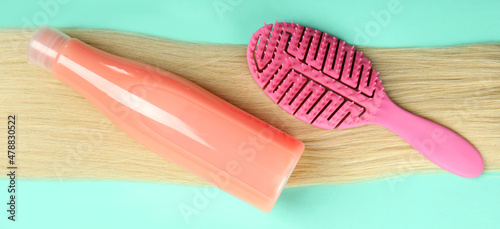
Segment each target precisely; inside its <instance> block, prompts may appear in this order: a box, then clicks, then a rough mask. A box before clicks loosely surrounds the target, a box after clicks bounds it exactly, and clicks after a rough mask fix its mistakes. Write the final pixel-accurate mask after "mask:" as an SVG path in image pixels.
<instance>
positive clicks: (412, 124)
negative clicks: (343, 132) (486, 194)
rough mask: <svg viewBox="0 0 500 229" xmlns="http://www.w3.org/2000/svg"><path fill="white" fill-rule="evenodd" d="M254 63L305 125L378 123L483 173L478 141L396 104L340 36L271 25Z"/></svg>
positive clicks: (254, 49)
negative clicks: (476, 143) (471, 141)
mask: <svg viewBox="0 0 500 229" xmlns="http://www.w3.org/2000/svg"><path fill="white" fill-rule="evenodd" d="M247 60H248V65H249V68H250V71H251V73H252V75H253V77H254V79H255V81H256V82H257V84H258V85H259V87H261V88H262V89H264V92H265V93H266V94H267V96H269V98H271V100H272V101H273V102H275V103H277V104H278V105H279V106H280V107H281V108H282V109H284V110H285V111H286V112H288V113H290V114H292V115H294V116H295V117H297V118H298V119H300V120H302V121H304V122H307V123H310V124H312V125H314V126H317V127H320V128H324V129H333V128H338V129H345V128H350V127H356V126H361V125H365V124H377V125H380V126H383V127H386V128H388V129H390V130H392V131H393V132H394V133H396V134H398V135H399V136H401V137H402V138H403V139H404V140H405V141H406V142H408V143H409V144H410V145H411V146H413V147H414V148H415V149H416V150H418V151H419V152H420V153H421V154H422V155H424V156H425V157H426V158H428V159H429V160H430V161H432V162H434V163H435V164H436V165H438V166H440V167H441V168H443V169H445V170H448V171H449V172H452V173H454V174H456V175H459V176H462V177H468V178H472V177H477V176H479V175H480V174H481V172H482V171H483V167H484V164H483V159H482V157H481V155H480V154H479V152H478V151H477V150H476V149H475V148H474V146H472V145H471V144H470V143H469V142H467V140H465V139H464V138H462V137H461V136H460V135H458V134H457V133H455V132H453V131H451V130H449V129H447V128H445V127H443V126H441V125H439V124H436V123H434V122H431V121H429V120H426V119H424V118H421V117H419V116H416V115H414V114H411V113H409V112H407V111H405V110H403V109H401V108H400V107H398V106H397V105H396V104H394V103H393V102H392V101H391V100H390V99H389V98H388V97H387V95H386V93H385V92H384V88H383V87H382V83H381V81H380V79H379V77H378V72H376V71H375V69H373V68H372V66H371V62H370V61H369V60H368V59H367V58H366V57H365V56H364V55H363V53H362V52H360V51H356V50H355V49H354V46H350V45H348V44H346V43H345V42H344V41H341V40H339V39H338V38H336V37H334V36H331V35H328V34H326V33H323V32H321V31H318V30H315V29H312V28H309V27H304V26H301V25H297V24H294V23H293V22H292V23H285V22H283V23H278V22H276V23H275V24H274V25H272V24H269V25H265V26H264V27H262V28H260V29H259V30H258V31H257V32H256V33H255V34H254V35H253V36H252V39H251V40H250V43H249V45H248V50H247Z"/></svg>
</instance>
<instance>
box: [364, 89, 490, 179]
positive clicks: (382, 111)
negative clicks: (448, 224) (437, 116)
mask: <svg viewBox="0 0 500 229" xmlns="http://www.w3.org/2000/svg"><path fill="white" fill-rule="evenodd" d="M371 123H372V124H377V125H380V126H383V127H385V128H387V129H389V130H391V131H393V132H394V133H396V134H397V135H399V136H400V137H401V138H403V139H404V140H405V141H406V142H408V143H409V144H410V145H411V146H413V148H415V149H416V150H418V151H419V152H420V153H421V154H422V155H424V156H425V157H426V158H427V159H429V160H430V161H432V162H433V163H435V164H436V165H438V166H440V167H441V168H443V169H445V170H447V171H449V172H451V173H454V174H456V175H459V176H462V177H467V178H473V177H477V176H479V175H480V174H481V172H482V171H483V168H484V163H483V159H482V157H481V154H479V152H478V151H477V149H476V148H474V146H472V144H470V143H469V142H468V141H467V140H465V139H464V138H463V137H462V136H460V135H458V134H457V133H455V132H453V131H452V130H450V129H448V128H446V127H444V126H441V125H439V124H437V123H434V122H432V121H429V120H427V119H425V118H422V117H419V116H417V115H414V114H412V113H410V112H408V111H406V110H404V109H402V108H400V107H399V106H397V105H396V104H394V103H393V102H392V101H391V100H390V99H389V98H388V97H387V96H386V97H384V98H383V99H382V101H381V105H380V107H379V110H378V111H377V113H376V114H375V115H374V117H373V119H372V121H371Z"/></svg>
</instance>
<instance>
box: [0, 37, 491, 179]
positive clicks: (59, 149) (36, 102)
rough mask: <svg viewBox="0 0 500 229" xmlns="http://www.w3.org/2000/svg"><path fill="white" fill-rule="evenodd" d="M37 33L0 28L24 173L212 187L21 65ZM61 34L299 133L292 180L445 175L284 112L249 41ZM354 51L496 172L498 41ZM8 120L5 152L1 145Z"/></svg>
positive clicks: (389, 87)
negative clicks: (255, 70)
mask: <svg viewBox="0 0 500 229" xmlns="http://www.w3.org/2000/svg"><path fill="white" fill-rule="evenodd" d="M32 32H33V31H22V30H20V29H4V30H2V31H0V79H1V84H0V93H1V94H0V106H1V107H2V109H1V111H2V112H1V113H2V119H4V122H7V115H9V114H12V115H16V120H17V121H16V127H17V133H16V135H17V136H16V137H17V147H18V148H17V154H16V158H15V159H16V165H17V166H18V167H19V174H20V175H19V176H20V177H21V178H28V179H92V180H95V179H98V180H133V181H153V182H170V183H180V184H192V185H205V184H207V183H206V182H204V181H202V180H201V179H200V178H198V177H196V176H194V175H192V174H190V173H189V172H187V171H185V170H184V169H182V168H180V167H178V166H176V165H175V164H173V163H171V162H169V161H167V160H165V159H163V158H161V157H159V156H158V155H156V154H154V153H153V152H151V151H149V150H147V149H146V148H144V147H143V146H141V145H140V144H138V143H137V142H135V141H134V140H132V139H131V138H130V137H129V136H127V135H126V134H125V133H123V132H122V131H120V130H119V129H118V128H117V127H115V126H114V125H113V124H112V123H111V122H110V121H109V120H108V119H107V118H106V117H105V116H104V115H103V114H101V113H100V112H99V111H98V110H97V109H96V108H95V107H94V106H92V105H91V104H90V103H89V102H88V101H87V100H85V99H84V98H83V97H82V96H80V95H79V94H78V93H77V92H75V91H73V90H72V89H71V88H70V87H68V86H66V85H64V84H63V83H62V82H60V81H58V80H57V79H56V78H54V77H53V76H51V75H50V73H47V72H46V71H44V70H43V69H42V68H39V67H37V66H34V65H30V64H28V63H27V59H26V54H25V53H26V47H27V44H28V41H29V38H30V37H31V35H32ZM63 32H66V33H67V34H68V35H70V36H72V37H75V38H78V39H80V40H82V41H83V42H86V43H88V44H90V45H92V46H95V47H97V48H100V49H102V50H105V51H108V52H110V53H113V54H116V55H120V56H124V57H128V58H131V59H135V60H138V61H142V62H145V63H149V64H151V65H155V66H158V67H160V68H163V69H165V70H168V71H170V72H173V73H176V74H178V75H180V76H183V77H185V78H187V79H189V80H191V81H193V82H194V83H196V84H198V85H200V86H202V87H204V88H205V89H207V90H209V91H211V92H212V93H214V94H216V95H218V96H220V97H222V98H223V99H225V100H227V101H229V102H230V103H232V104H234V105H236V106H238V107H240V108H241V109H243V110H245V111H247V112H248V113H250V114H252V115H254V116H256V117H258V118H260V119H262V120H263V121H265V122H267V123H269V124H271V125H274V126H276V127H277V128H279V129H281V130H283V131H284V132H286V133H288V134H290V135H292V136H294V137H295V138H297V139H299V140H301V141H303V142H304V143H305V145H306V149H305V152H304V154H303V156H302V158H301V159H300V161H299V163H298V165H297V166H296V168H295V170H294V172H293V174H292V176H291V178H290V179H289V182H288V184H287V185H288V186H299V185H311V184H325V183H345V182H356V181H362V180H368V179H378V178H386V177H395V176H404V175H407V174H414V173H444V172H445V171H444V170H442V169H440V168H439V167H437V166H436V165H434V164H433V163H431V162H430V161H428V160H427V159H425V158H424V157H423V156H422V155H420V154H419V153H418V152H417V151H416V150H414V149H413V148H412V147H411V146H409V145H408V144H407V143H406V142H404V141H403V140H402V139H401V138H399V137H398V136H397V135H395V134H394V133H392V132H390V131H389V130H386V129H384V128H382V127H379V126H374V125H367V126H362V127H357V128H352V129H347V130H323V129H319V128H317V127H314V126H312V125H309V124H306V123H303V122H302V121H299V120H298V119H296V118H294V117H293V116H291V115H289V114H287V113H286V112H285V111H283V110H281V109H280V108H279V107H278V106H277V105H275V104H274V103H273V102H272V101H271V100H270V99H268V98H267V96H266V95H265V94H264V92H263V91H261V89H259V87H258V86H257V84H256V83H255V82H254V81H253V78H252V76H251V74H250V72H249V70H248V67H247V62H246V46H245V45H215V44H193V43H184V42H177V41H171V40H166V39H161V38H156V37H147V36H141V35H135V34H128V33H121V32H114V31H102V30H70V29H66V30H64V29H63ZM358 49H359V50H362V51H363V52H364V53H365V55H366V56H367V57H368V58H369V59H370V60H371V61H372V63H373V65H374V67H375V69H376V70H378V71H379V72H380V78H381V80H382V82H383V85H384V87H385V89H386V91H387V93H388V95H389V97H390V98H392V99H393V101H394V102H395V103H397V104H398V105H400V106H401V107H403V108H404V109H406V110H409V111H411V112H413V113H415V114H417V115H420V116H422V117H425V118H428V119H430V120H432V121H435V122H437V123H440V124H442V125H444V126H447V127H449V128H451V129H452V130H454V131H456V132H457V133H459V134H460V135H462V136H463V137H465V138H466V139H468V140H469V141H470V142H471V143H472V144H473V145H474V146H475V147H476V148H477V149H478V150H479V151H480V152H481V154H482V156H483V158H484V161H485V169H486V171H498V170H500V154H499V153H497V150H498V148H499V147H500V145H499V143H500V131H499V130H500V114H499V111H500V44H479V45H466V46H456V47H444V48H368V47H360V48H358ZM3 128H5V127H2V131H0V132H1V133H0V135H1V136H0V138H1V139H4V140H2V141H0V142H1V143H0V144H1V147H0V148H1V149H6V148H7V147H6V145H5V144H6V142H7V140H6V139H7V133H6V132H7V131H6V129H3ZM7 164H8V161H7V160H6V158H3V159H1V160H0V166H2V167H4V168H5V167H6V166H8V165H7ZM486 175H488V174H486ZM483 176H484V174H483Z"/></svg>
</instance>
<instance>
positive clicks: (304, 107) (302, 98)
mask: <svg viewBox="0 0 500 229" xmlns="http://www.w3.org/2000/svg"><path fill="white" fill-rule="evenodd" d="M247 57H248V64H249V67H250V71H251V72H252V75H253V76H254V78H255V80H256V82H257V84H258V85H259V86H260V87H261V88H262V89H264V91H265V93H266V94H267V95H268V96H269V98H271V100H273V101H274V102H275V103H277V104H279V106H280V107H281V108H283V109H284V110H285V111H287V112H288V113H290V114H292V115H294V116H296V117H297V118H299V119H301V120H302V121H304V122H307V123H311V124H313V125H315V126H318V127H321V128H325V129H332V128H345V127H351V126H358V125H362V124H364V123H366V122H367V121H368V120H369V119H370V118H371V116H372V115H373V114H374V113H375V111H376V109H377V107H378V106H379V104H380V99H381V98H382V97H383V96H384V93H383V88H382V84H381V83H380V80H379V79H378V72H376V71H375V70H374V69H373V68H372V65H371V62H370V61H369V60H368V59H367V58H366V57H365V56H364V55H363V53H362V52H360V51H356V49H355V48H354V46H350V45H348V44H347V43H346V42H344V41H342V40H340V39H338V38H336V37H334V36H332V35H329V34H327V33H323V32H321V31H319V30H315V29H312V28H309V27H304V26H301V25H297V24H294V23H285V22H276V23H275V24H274V25H273V24H266V25H265V26H264V27H262V28H261V29H259V30H258V31H257V32H256V33H255V34H254V35H253V36H252V39H251V40H250V43H249V45H248V50H247Z"/></svg>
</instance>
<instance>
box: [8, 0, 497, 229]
mask: <svg viewBox="0 0 500 229" xmlns="http://www.w3.org/2000/svg"><path fill="white" fill-rule="evenodd" d="M46 2H52V3H54V2H58V1H57V0H40V1H6V0H1V1H0V27H23V26H26V25H29V24H33V25H38V24H40V23H44V24H48V25H52V26H62V27H73V28H82V27H85V28H100V29H115V30H122V31H130V32H135V33H142V34H147V35H153V36H161V37H166V38H171V39H177V40H185V41H196V42H212V43H232V44H245V43H246V42H247V41H248V39H249V38H250V36H251V33H252V32H254V31H255V30H257V29H258V28H259V27H261V26H262V25H263V22H269V23H272V22H273V21H274V20H286V21H290V20H293V21H295V22H297V23H300V24H303V25H307V26H311V27H314V28H317V29H320V30H323V31H326V32H329V33H331V34H334V35H335V36H338V37H340V38H342V39H345V40H346V41H347V42H349V43H351V44H355V45H369V46H385V47H397V46H407V47H413V46H416V47H421V46H443V45H457V44H470V43H480V42H500V1H451V0H450V1H431V0H426V1H407V0H401V1H399V2H400V5H401V7H402V11H401V13H399V14H396V15H392V16H391V19H390V21H389V22H388V23H387V25H381V23H380V22H378V21H377V20H376V19H375V18H374V16H373V14H372V13H370V12H375V14H376V13H379V12H382V11H383V10H387V9H388V6H387V3H388V2H390V1H369V2H368V1H361V0H356V1H349V3H346V2H340V1H326V0H325V1H307V3H302V2H305V1H263V0H259V1H242V0H216V1H201V0H197V1H180V0H179V1H159V0H153V1H147V3H143V2H142V1H130V0H122V1H117V0H114V1H107V2H105V3H103V1H97V0H91V1H76V0H64V1H63V0H60V2H63V3H64V4H58V5H57V7H54V5H50V6H51V8H49V10H46V9H45V10H44V6H43V5H44V4H40V3H46ZM215 6H219V8H220V9H221V7H222V8H223V9H225V11H221V10H219V11H218V10H216V7H215ZM44 15H45V17H44ZM45 19H46V20H45ZM374 24H378V26H379V28H380V29H379V30H378V31H375V32H373V33H372V34H371V35H372V36H369V37H368V38H369V39H365V40H359V39H357V38H356V37H357V35H358V34H359V32H358V30H357V29H359V30H361V31H365V33H366V26H367V25H371V26H372V29H373V28H374V27H373V26H374ZM375 27H376V25H375ZM373 61H375V60H373ZM0 109H1V110H0V111H1V112H0V113H5V114H6V113H7V112H14V113H15V108H9V109H8V110H7V109H5V108H0ZM18 115H20V116H22V114H18ZM3 130H5V129H3V128H2V131H3ZM19 134H21V135H22V132H21V133H19ZM21 139H22V138H21ZM1 155H3V154H1ZM0 160H6V158H5V157H3V156H1V157H0ZM40 166H43V165H40ZM19 167H20V168H21V169H20V170H18V173H20V177H21V178H22V167H23V165H22V164H20V165H19ZM1 171H5V170H3V169H2V170H1ZM499 175H500V174H499V173H493V172H490V173H485V174H483V175H482V176H480V177H479V178H476V179H465V178H460V177H457V176H454V175H451V174H441V175H413V176H406V177H398V178H394V179H387V180H376V181H370V182H360V183H355V184H347V185H321V186H310V187H299V188H286V189H285V190H284V191H283V194H282V196H281V198H280V199H279V200H278V202H277V204H276V206H275V208H274V209H273V211H272V212H271V213H270V214H263V213H261V212H259V211H258V210H256V209H254V208H252V207H250V206H248V205H247V204H245V203H243V202H241V201H239V200H237V199H235V198H234V197H232V196H229V195H227V194H225V193H222V192H220V191H219V192H215V195H216V196H215V197H213V196H211V197H210V198H207V199H206V200H205V201H200V202H199V204H202V205H203V204H204V206H201V209H200V210H199V211H198V212H196V213H197V214H195V215H192V216H191V217H188V220H186V219H185V218H184V217H183V215H182V214H181V212H180V210H179V207H180V206H185V205H190V206H193V201H194V200H195V201H196V200H200V199H199V193H203V192H205V191H207V190H206V188H202V187H189V186H179V185H170V184H158V183H144V182H118V181H35V180H23V179H21V180H18V188H19V189H18V191H19V193H18V206H17V208H18V212H17V215H18V218H17V222H15V223H11V222H8V221H7V220H6V212H5V210H2V209H6V208H7V205H5V204H0V212H3V213H1V214H0V228H2V229H3V228H109V227H112V228H133V227H141V228H142V227H147V228H189V227H194V228H202V227H203V228H314V227H326V228H424V227H425V228H499V225H500V180H499V177H500V176H499ZM4 178H5V177H4ZM7 185H8V180H6V179H0V198H1V199H0V203H5V202H6V201H7V198H8V197H7ZM209 191H211V192H210V193H212V191H213V189H209ZM210 193H209V194H210ZM204 196H205V195H204ZM205 205H206V206H205ZM1 206H3V207H1ZM199 207H200V206H199Z"/></svg>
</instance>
